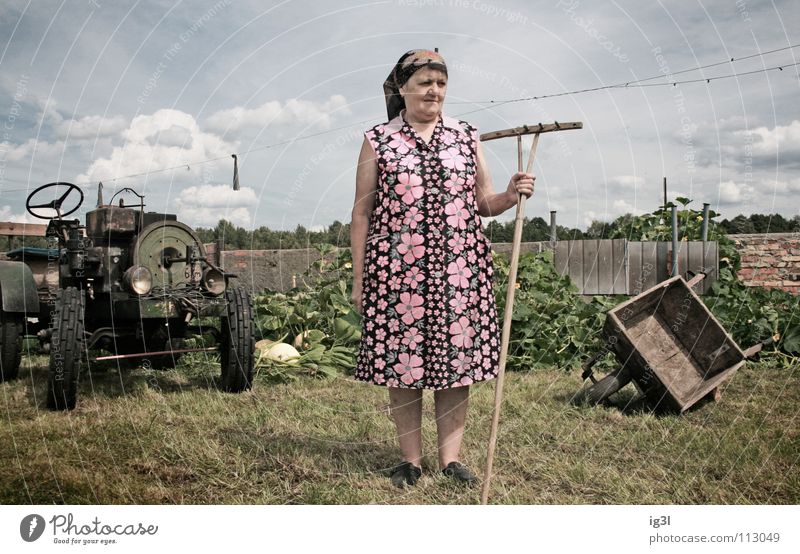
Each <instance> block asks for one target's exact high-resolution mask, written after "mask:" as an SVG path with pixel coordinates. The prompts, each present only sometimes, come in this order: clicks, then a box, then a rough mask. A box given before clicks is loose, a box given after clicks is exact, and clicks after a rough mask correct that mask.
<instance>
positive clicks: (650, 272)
mask: <svg viewBox="0 0 800 554" xmlns="http://www.w3.org/2000/svg"><path fill="white" fill-rule="evenodd" d="M640 244H641V245H642V269H641V271H642V283H643V287H642V290H641V291H639V292H644V291H646V290H647V289H649V288H651V287H654V286H656V285H657V284H658V283H659V282H660V281H659V280H658V243H657V242H642V243H640Z"/></svg>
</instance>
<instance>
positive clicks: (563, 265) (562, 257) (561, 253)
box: [553, 240, 571, 277]
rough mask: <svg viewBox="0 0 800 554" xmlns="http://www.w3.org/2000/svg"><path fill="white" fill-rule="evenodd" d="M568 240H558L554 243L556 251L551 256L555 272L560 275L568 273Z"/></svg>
mask: <svg viewBox="0 0 800 554" xmlns="http://www.w3.org/2000/svg"><path fill="white" fill-rule="evenodd" d="M570 242H571V241H568V240H560V241H558V242H557V243H556V251H555V253H554V256H553V263H554V264H555V266H556V273H558V274H559V275H560V276H561V277H563V276H564V275H569V243H570Z"/></svg>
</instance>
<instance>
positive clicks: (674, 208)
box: [670, 206, 678, 277]
mask: <svg viewBox="0 0 800 554" xmlns="http://www.w3.org/2000/svg"><path fill="white" fill-rule="evenodd" d="M677 274H678V208H677V206H672V271H671V272H670V275H671V276H672V277H675V276H676V275H677Z"/></svg>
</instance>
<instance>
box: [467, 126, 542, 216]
mask: <svg viewBox="0 0 800 554" xmlns="http://www.w3.org/2000/svg"><path fill="white" fill-rule="evenodd" d="M477 164H478V166H477V168H476V175H475V200H476V201H477V202H478V213H479V214H480V215H482V216H483V217H491V216H495V215H499V214H501V213H503V212H504V211H506V210H507V209H509V208H511V207H513V206H516V205H517V191H519V192H521V193H522V194H524V195H525V196H527V197H530V195H531V194H533V180H534V177H533V175H530V174H529V173H515V174H514V175H513V176H512V177H511V180H510V181H509V183H508V188H507V189H506V190H505V191H503V192H497V193H496V192H494V188H493V187H492V176H491V174H490V173H489V166H488V165H487V164H486V159H485V158H484V156H483V146H482V145H481V143H480V141H478V160H477Z"/></svg>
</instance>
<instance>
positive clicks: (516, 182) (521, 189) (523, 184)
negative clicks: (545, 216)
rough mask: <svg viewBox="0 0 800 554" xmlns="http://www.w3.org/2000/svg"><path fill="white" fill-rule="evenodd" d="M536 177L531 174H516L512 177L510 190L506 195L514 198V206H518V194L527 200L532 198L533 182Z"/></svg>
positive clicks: (509, 185)
mask: <svg viewBox="0 0 800 554" xmlns="http://www.w3.org/2000/svg"><path fill="white" fill-rule="evenodd" d="M535 180H536V177H534V176H533V174H531V173H515V174H514V175H512V176H511V180H510V181H509V182H508V189H507V190H506V194H507V195H508V196H509V197H510V198H512V199H513V200H512V205H516V204H517V193H521V194H522V195H523V196H525V197H526V198H530V197H531V195H532V194H533V182H534V181H535Z"/></svg>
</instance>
